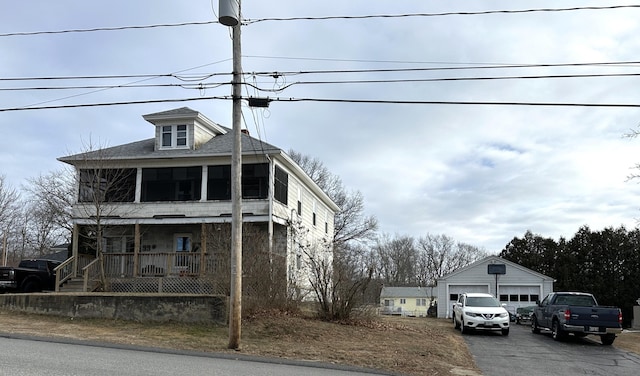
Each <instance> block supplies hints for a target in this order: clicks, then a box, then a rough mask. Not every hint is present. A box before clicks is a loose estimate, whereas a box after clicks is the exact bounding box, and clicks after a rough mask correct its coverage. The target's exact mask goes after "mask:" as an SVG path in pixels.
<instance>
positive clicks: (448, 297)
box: [437, 256, 554, 318]
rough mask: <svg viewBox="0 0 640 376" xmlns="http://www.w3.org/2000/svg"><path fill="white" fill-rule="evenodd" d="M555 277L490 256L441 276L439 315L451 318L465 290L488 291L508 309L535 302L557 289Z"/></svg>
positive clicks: (438, 290)
mask: <svg viewBox="0 0 640 376" xmlns="http://www.w3.org/2000/svg"><path fill="white" fill-rule="evenodd" d="M553 282H554V279H553V278H551V277H548V276H546V275H543V274H540V273H537V272H534V271H533V270H531V269H527V268H525V267H523V266H521V265H518V264H516V263H513V262H511V261H507V260H505V259H503V258H500V257H498V256H489V257H487V258H484V259H482V260H480V261H477V262H475V263H473V264H470V265H468V266H465V267H464V268H460V269H458V270H456V271H454V272H452V273H450V274H447V275H445V276H444V277H442V278H440V279H438V284H437V297H438V302H442V303H444V304H438V317H441V318H444V317H447V318H450V317H451V308H452V306H453V304H454V303H455V302H456V301H457V300H458V296H459V295H460V294H462V293H465V292H484V293H489V294H492V295H494V296H496V297H498V298H499V299H500V303H503V304H506V305H507V310H508V311H510V312H515V309H516V308H517V307H525V306H530V305H534V304H535V302H536V300H542V299H543V298H544V297H545V296H546V295H547V294H548V293H550V292H552V291H553Z"/></svg>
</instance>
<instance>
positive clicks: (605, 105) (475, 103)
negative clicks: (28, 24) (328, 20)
mask: <svg viewBox="0 0 640 376" xmlns="http://www.w3.org/2000/svg"><path fill="white" fill-rule="evenodd" d="M232 99H233V98H232V96H230V95H226V96H210V97H194V98H174V99H152V100H143V101H128V102H103V103H84V104H70V105H58V106H41V107H13V108H0V112H13V111H32V110H54V109H66V108H81V107H101V106H122V105H136V104H149V103H171V102H190V101H201V100H232ZM240 99H245V100H246V99H249V98H248V97H247V98H245V97H242V98H240ZM268 100H269V101H270V102H319V103H356V104H400V105H466V106H470V105H473V106H531V107H602V108H640V104H633V103H577V102H574V103H571V102H500V101H495V102H488V101H413V100H383V99H338V98H333V99H331V98H294V97H290V98H280V97H275V98H268Z"/></svg>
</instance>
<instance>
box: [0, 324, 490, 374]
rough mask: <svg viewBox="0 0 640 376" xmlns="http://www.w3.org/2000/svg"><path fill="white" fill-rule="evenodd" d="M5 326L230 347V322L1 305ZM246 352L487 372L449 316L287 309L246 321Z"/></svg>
mask: <svg viewBox="0 0 640 376" xmlns="http://www.w3.org/2000/svg"><path fill="white" fill-rule="evenodd" d="M0 328H2V329H1V330H2V331H4V332H5V333H20V334H35V335H40V336H53V337H64V338H74V339H87V340H95V341H102V342H110V343H121V344H132V345H141V346H153V347H164V348H175V349H184V350H197V351H206V352H232V350H228V349H227V348H226V347H227V343H228V329H227V327H226V326H217V325H187V324H178V323H171V324H149V323H146V324H143V323H135V322H127V321H113V320H94V319H91V320H88V319H82V320H78V319H75V320H71V319H68V318H60V317H52V316H41V315H27V314H20V313H15V312H2V311H0ZM240 352H241V353H244V354H248V355H258V356H266V357H276V358H289V359H299V360H310V361H318V362H328V363H336V364H345V365H354V366H360V367H367V368H374V369H379V370H385V371H389V372H392V373H399V374H405V375H424V374H429V375H450V374H452V373H453V374H456V375H479V374H480V372H479V371H478V369H477V368H476V367H475V365H474V363H473V360H472V358H471V355H470V353H469V351H468V349H467V346H466V344H465V343H464V340H463V339H462V337H461V336H460V335H459V334H458V333H457V332H456V331H454V330H453V326H452V325H451V323H450V322H449V321H448V320H442V319H432V318H427V319H425V318H389V317H383V318H376V319H371V320H364V321H361V322H358V323H350V324H338V323H328V322H323V321H318V320H315V319H309V318H305V317H301V316H293V315H287V314H282V313H277V314H276V313H263V314H260V315H256V316H252V317H250V318H248V319H246V320H244V321H243V324H242V341H241V349H240Z"/></svg>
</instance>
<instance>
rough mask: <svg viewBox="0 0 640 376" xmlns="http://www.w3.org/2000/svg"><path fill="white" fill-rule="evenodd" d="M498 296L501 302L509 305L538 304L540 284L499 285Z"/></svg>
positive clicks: (515, 306) (516, 306)
mask: <svg viewBox="0 0 640 376" xmlns="http://www.w3.org/2000/svg"><path fill="white" fill-rule="evenodd" d="M498 297H499V298H500V303H504V304H507V306H509V307H514V308H518V307H526V306H530V305H534V304H536V300H538V299H540V286H517V285H513V286H509V285H505V286H502V285H500V286H498Z"/></svg>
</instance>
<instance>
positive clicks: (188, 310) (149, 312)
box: [0, 293, 228, 323]
mask: <svg viewBox="0 0 640 376" xmlns="http://www.w3.org/2000/svg"><path fill="white" fill-rule="evenodd" d="M0 309H2V310H5V311H14V312H25V313H35V314H42V315H52V316H61V317H69V318H101V319H113V320H130V321H138V322H183V323H226V322H227V311H228V309H227V297H226V296H217V295H195V294H193V295H185V294H116V293H91V294H87V293H58V294H51V293H34V294H3V295H0Z"/></svg>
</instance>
